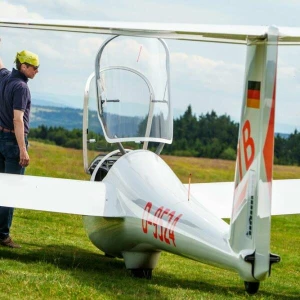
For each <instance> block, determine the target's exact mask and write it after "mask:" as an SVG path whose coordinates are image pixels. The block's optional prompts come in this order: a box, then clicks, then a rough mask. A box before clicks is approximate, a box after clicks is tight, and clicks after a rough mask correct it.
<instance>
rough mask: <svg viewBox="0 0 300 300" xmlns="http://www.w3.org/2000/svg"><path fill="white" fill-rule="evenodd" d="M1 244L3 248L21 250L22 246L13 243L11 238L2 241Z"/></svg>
mask: <svg viewBox="0 0 300 300" xmlns="http://www.w3.org/2000/svg"><path fill="white" fill-rule="evenodd" d="M0 244H1V245H2V246H5V247H10V248H21V246H20V245H19V244H16V243H14V242H13V240H12V239H11V237H10V236H9V237H7V238H6V239H5V240H1V241H0Z"/></svg>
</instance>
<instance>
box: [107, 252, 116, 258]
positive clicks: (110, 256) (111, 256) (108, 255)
mask: <svg viewBox="0 0 300 300" xmlns="http://www.w3.org/2000/svg"><path fill="white" fill-rule="evenodd" d="M104 256H105V257H108V258H115V256H113V255H110V254H107V253H105V255H104Z"/></svg>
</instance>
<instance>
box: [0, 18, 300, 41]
mask: <svg viewBox="0 0 300 300" xmlns="http://www.w3.org/2000/svg"><path fill="white" fill-rule="evenodd" d="M0 27H11V28H26V29H39V30H51V31H67V32H81V33H98V34H113V35H127V36H143V37H154V38H164V39H177V40H190V41H204V42H219V43H231V44H247V43H249V42H259V41H260V40H262V39H265V37H266V35H267V33H268V28H269V26H239V25H209V24H180V23H138V22H101V21H78V20H44V19H43V20H33V19H30V20H29V19H24V20H21V19H3V18H0ZM278 28H279V42H278V44H279V45H280V44H281V45H299V44H300V28H297V27H278Z"/></svg>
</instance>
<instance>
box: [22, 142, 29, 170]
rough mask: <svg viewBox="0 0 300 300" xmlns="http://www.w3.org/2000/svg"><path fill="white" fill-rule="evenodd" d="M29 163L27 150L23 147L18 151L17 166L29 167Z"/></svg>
mask: <svg viewBox="0 0 300 300" xmlns="http://www.w3.org/2000/svg"><path fill="white" fill-rule="evenodd" d="M29 161H30V158H29V155H28V152H27V149H26V147H24V148H23V149H21V150H20V161H19V164H20V166H22V167H27V166H28V165H29Z"/></svg>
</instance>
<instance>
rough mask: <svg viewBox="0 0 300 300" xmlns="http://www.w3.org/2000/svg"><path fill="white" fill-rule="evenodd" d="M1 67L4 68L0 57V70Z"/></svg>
mask: <svg viewBox="0 0 300 300" xmlns="http://www.w3.org/2000/svg"><path fill="white" fill-rule="evenodd" d="M3 68H4V64H3V62H2V60H1V57H0V70H1V69H3Z"/></svg>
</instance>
